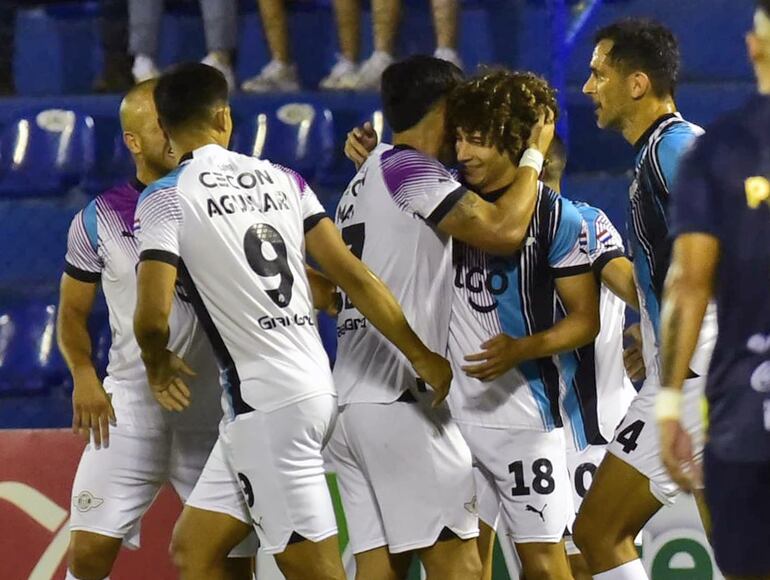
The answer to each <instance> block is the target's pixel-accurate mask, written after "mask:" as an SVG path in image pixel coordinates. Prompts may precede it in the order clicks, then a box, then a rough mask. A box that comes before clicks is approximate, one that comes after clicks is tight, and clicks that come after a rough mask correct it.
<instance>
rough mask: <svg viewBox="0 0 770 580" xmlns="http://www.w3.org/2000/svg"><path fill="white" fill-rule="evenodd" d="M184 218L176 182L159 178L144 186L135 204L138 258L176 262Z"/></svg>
mask: <svg viewBox="0 0 770 580" xmlns="http://www.w3.org/2000/svg"><path fill="white" fill-rule="evenodd" d="M182 220H183V213H182V208H181V205H180V203H179V196H178V193H177V188H176V184H173V185H168V184H162V183H161V182H156V184H153V185H150V186H149V187H148V188H147V189H145V190H144V193H142V196H141V197H140V198H139V203H138V205H137V207H136V221H135V223H134V230H135V234H136V238H137V241H138V242H139V260H140V261H142V260H158V261H161V262H166V263H168V264H171V265H173V266H176V265H177V263H178V262H179V237H180V233H181V229H182Z"/></svg>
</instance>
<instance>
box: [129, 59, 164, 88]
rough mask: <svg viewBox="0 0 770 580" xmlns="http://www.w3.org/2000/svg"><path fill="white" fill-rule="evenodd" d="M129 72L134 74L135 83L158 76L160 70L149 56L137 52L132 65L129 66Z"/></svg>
mask: <svg viewBox="0 0 770 580" xmlns="http://www.w3.org/2000/svg"><path fill="white" fill-rule="evenodd" d="M131 74H133V75H134V80H135V81H136V82H137V83H141V82H144V81H148V80H150V79H154V78H155V77H157V76H160V71H159V70H158V67H156V66H155V62H154V61H153V60H152V59H151V58H150V57H149V56H147V55H145V54H137V55H136V56H135V57H134V65H133V66H132V67H131Z"/></svg>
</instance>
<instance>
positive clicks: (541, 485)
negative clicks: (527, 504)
mask: <svg viewBox="0 0 770 580" xmlns="http://www.w3.org/2000/svg"><path fill="white" fill-rule="evenodd" d="M508 473H510V474H511V475H513V487H512V488H511V495H513V496H514V497H517V496H520V495H529V494H530V488H529V487H528V486H527V485H526V483H525V482H524V462H523V461H514V462H513V463H511V464H509V465H508ZM532 473H533V475H534V479H533V480H532V489H534V490H535V492H536V493H539V494H540V495H548V494H551V493H553V491H554V490H555V489H556V481H554V479H553V464H552V463H551V462H550V461H549V460H548V459H546V458H545V457H541V458H540V459H535V461H533V462H532Z"/></svg>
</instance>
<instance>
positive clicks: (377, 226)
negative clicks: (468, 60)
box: [334, 144, 466, 404]
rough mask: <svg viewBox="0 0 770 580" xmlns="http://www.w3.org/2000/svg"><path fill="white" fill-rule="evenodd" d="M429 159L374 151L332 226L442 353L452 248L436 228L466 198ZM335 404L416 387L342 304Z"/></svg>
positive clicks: (390, 397) (381, 340)
mask: <svg viewBox="0 0 770 580" xmlns="http://www.w3.org/2000/svg"><path fill="white" fill-rule="evenodd" d="M465 192H466V190H465V188H464V187H463V186H462V185H460V183H458V182H457V181H456V180H455V179H454V178H453V177H452V175H451V174H450V173H449V171H447V169H446V168H445V167H444V166H443V165H441V163H439V162H438V161H436V160H435V159H431V158H430V157H427V156H426V155H424V154H422V153H420V152H419V151H416V150H415V149H411V148H408V147H403V146H396V147H391V146H390V145H384V144H381V145H379V146H378V147H377V148H376V149H375V150H374V151H372V153H371V155H369V158H368V159H367V160H366V163H364V164H363V166H362V167H361V169H360V170H359V172H358V173H357V174H356V176H355V177H354V178H353V180H352V181H351V182H350V185H348V188H347V189H346V190H345V193H344V194H343V195H342V198H341V199H340V202H339V205H338V206H337V215H336V223H337V227H338V228H339V229H340V230H341V232H342V237H343V239H344V240H345V242H346V243H347V244H348V245H349V246H350V248H351V251H352V252H353V253H354V254H356V255H357V256H358V257H360V258H361V259H362V261H363V262H364V263H365V264H366V265H367V266H368V267H369V268H370V269H371V270H372V271H373V272H374V273H375V274H376V275H377V276H379V278H380V279H381V280H382V281H383V282H384V283H385V284H386V285H387V286H388V288H390V290H391V291H392V292H393V294H394V295H395V297H396V300H398V302H399V304H400V305H401V308H402V310H403V311H404V315H405V316H406V318H407V320H408V321H409V324H410V325H411V327H412V328H413V329H414V331H415V333H417V335H418V336H419V337H420V338H421V339H422V341H423V342H424V343H425V344H426V345H427V346H428V348H430V349H431V350H433V351H434V352H438V353H440V354H444V353H446V350H447V336H448V332H449V317H450V313H451V307H452V287H451V284H452V243H451V239H450V238H449V237H448V236H445V235H444V234H442V233H440V232H439V231H438V230H437V229H436V228H435V226H436V225H437V224H438V223H439V222H440V221H441V219H442V218H443V217H444V216H445V215H446V214H447V213H448V212H449V211H450V210H451V209H452V208H453V207H454V205H455V204H456V203H457V201H459V200H460V198H462V196H463V195H465ZM334 382H335V384H336V386H337V389H338V391H339V398H340V399H339V401H340V404H348V403H363V402H365V403H389V402H392V401H395V400H396V399H398V398H399V397H400V396H401V394H402V393H403V392H404V391H405V390H406V389H409V388H415V387H417V386H418V384H417V381H416V375H415V373H414V370H412V366H411V365H410V364H409V361H407V359H406V357H404V355H403V354H401V353H400V352H399V351H398V349H396V347H395V346H393V344H391V343H390V342H389V341H388V340H386V339H385V337H383V336H382V334H380V332H379V331H378V330H377V329H376V328H374V327H373V326H372V325H371V324H370V323H369V322H368V321H367V320H366V319H365V318H364V317H363V315H362V314H361V313H360V312H359V311H358V310H357V309H356V307H355V306H354V305H353V304H352V303H351V302H350V300H348V299H347V297H345V299H344V301H343V309H342V311H341V312H340V314H339V316H338V317H337V361H336V363H335V366H334Z"/></svg>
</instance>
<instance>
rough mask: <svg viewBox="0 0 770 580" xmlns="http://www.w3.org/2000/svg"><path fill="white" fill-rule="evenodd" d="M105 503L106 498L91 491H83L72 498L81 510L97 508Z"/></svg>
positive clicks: (73, 503)
mask: <svg viewBox="0 0 770 580" xmlns="http://www.w3.org/2000/svg"><path fill="white" fill-rule="evenodd" d="M103 503H104V500H103V499H102V498H100V497H96V496H95V495H94V494H92V493H91V492H90V491H81V492H80V493H79V494H78V495H76V496H75V497H74V498H73V499H72V505H74V506H75V508H76V509H77V510H78V511H79V512H81V513H85V512H87V511H91V510H95V509H96V508H98V507H100V506H101V505H102V504H103Z"/></svg>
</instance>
